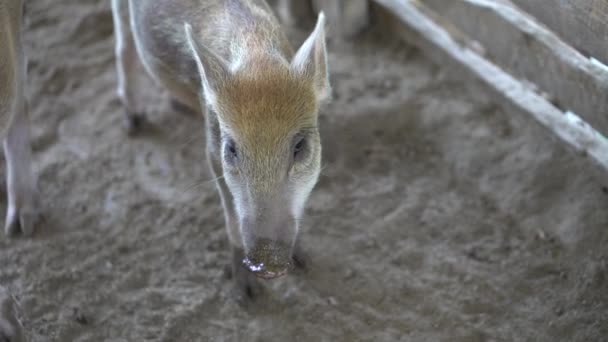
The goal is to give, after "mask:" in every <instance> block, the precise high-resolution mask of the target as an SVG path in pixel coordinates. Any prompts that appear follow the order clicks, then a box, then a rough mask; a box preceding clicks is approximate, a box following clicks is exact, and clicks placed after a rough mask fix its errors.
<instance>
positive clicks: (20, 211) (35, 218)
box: [4, 189, 42, 237]
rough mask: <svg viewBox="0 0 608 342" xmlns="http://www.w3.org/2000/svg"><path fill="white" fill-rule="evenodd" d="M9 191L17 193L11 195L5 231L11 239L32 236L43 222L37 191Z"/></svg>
mask: <svg viewBox="0 0 608 342" xmlns="http://www.w3.org/2000/svg"><path fill="white" fill-rule="evenodd" d="M9 191H12V192H15V193H14V194H11V195H9V204H8V208H7V210H6V222H5V224H4V231H5V233H6V235H7V236H9V237H14V236H17V235H23V236H31V235H32V234H33V233H34V228H35V227H36V226H37V225H38V224H39V223H40V222H41V220H42V215H41V212H40V206H39V204H38V194H37V192H36V191H35V190H24V191H20V190H19V189H9ZM16 198H22V200H21V201H17V200H16Z"/></svg>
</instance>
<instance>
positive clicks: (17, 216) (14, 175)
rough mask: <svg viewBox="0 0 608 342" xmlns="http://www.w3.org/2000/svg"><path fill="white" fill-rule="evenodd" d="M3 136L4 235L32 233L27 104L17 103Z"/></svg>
mask: <svg viewBox="0 0 608 342" xmlns="http://www.w3.org/2000/svg"><path fill="white" fill-rule="evenodd" d="M20 107H21V108H19V110H18V112H17V113H15V115H14V117H13V120H12V122H11V123H10V125H9V128H8V130H7V134H6V137H5V139H4V154H5V157H6V164H7V167H6V169H7V170H6V179H7V182H6V183H7V193H8V208H7V211H6V223H5V227H4V230H5V232H6V234H7V235H9V236H10V235H16V234H18V233H22V234H24V235H31V234H32V232H33V231H34V227H35V226H36V224H37V223H38V221H39V218H40V211H39V203H38V202H39V201H38V192H37V189H36V178H35V176H34V173H33V172H32V162H31V160H32V151H31V146H30V132H29V129H30V127H29V115H28V110H27V103H25V102H23V103H22V104H21V105H20Z"/></svg>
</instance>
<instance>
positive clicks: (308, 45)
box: [291, 12, 331, 100]
mask: <svg viewBox="0 0 608 342" xmlns="http://www.w3.org/2000/svg"><path fill="white" fill-rule="evenodd" d="M327 64H328V63H327V47H326V44H325V14H323V12H321V13H319V18H318V19H317V25H316V26H315V29H314V31H313V32H312V33H311V34H310V36H309V37H308V39H306V41H305V42H304V44H302V46H301V47H300V49H299V50H298V52H297V53H296V55H295V57H294V58H293V61H292V62H291V67H292V69H294V70H296V71H297V72H298V73H300V74H301V75H303V76H305V77H308V78H310V79H311V80H312V81H313V84H314V87H315V90H316V92H317V96H318V99H319V100H325V99H327V98H329V97H330V95H331V86H330V84H329V72H328V68H327Z"/></svg>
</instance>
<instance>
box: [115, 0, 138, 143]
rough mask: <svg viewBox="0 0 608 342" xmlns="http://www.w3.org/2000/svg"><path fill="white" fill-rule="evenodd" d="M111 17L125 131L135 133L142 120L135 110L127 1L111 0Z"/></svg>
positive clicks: (134, 64)
mask: <svg viewBox="0 0 608 342" xmlns="http://www.w3.org/2000/svg"><path fill="white" fill-rule="evenodd" d="M112 18H113V20H114V36H115V39H116V46H115V49H116V51H115V52H116V69H117V72H118V89H117V93H118V97H119V98H120V101H121V102H122V104H123V106H124V107H125V120H126V121H125V124H126V127H127V132H128V133H129V134H130V135H132V134H135V133H137V131H138V130H139V128H140V127H141V125H142V122H143V115H142V114H141V113H138V112H137V111H136V110H135V98H134V92H135V87H136V81H137V79H136V74H135V73H136V67H137V59H138V57H137V51H136V50H135V42H134V40H133V34H132V32H131V26H130V25H129V9H128V2H127V1H120V0H112Z"/></svg>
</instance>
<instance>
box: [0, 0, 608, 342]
mask: <svg viewBox="0 0 608 342" xmlns="http://www.w3.org/2000/svg"><path fill="white" fill-rule="evenodd" d="M27 7H28V8H27V10H28V21H29V23H28V25H27V34H26V47H27V51H28V52H29V56H30V79H29V85H28V86H29V89H28V92H29V95H30V97H31V99H32V100H31V109H32V116H33V122H34V124H33V136H34V139H33V140H34V141H33V148H34V152H35V168H36V170H37V173H38V174H39V177H40V190H41V193H42V195H43V204H44V210H45V212H46V222H45V223H44V224H43V225H41V226H40V227H39V228H38V232H37V234H36V235H35V236H34V237H33V238H29V239H24V238H20V239H14V240H9V239H7V238H6V237H4V236H2V237H0V265H1V268H0V284H3V285H4V286H6V287H8V288H9V289H10V291H11V292H12V293H13V294H14V295H15V297H16V298H17V299H18V301H19V310H20V312H21V315H22V320H23V323H24V325H25V329H26V331H27V335H28V337H29V338H30V340H31V341H61V342H64V341H112V342H119V341H292V340H293V341H359V340H361V341H397V340H401V341H463V342H464V341H467V342H470V341H605V338H606V336H608V290H607V289H608V248H607V247H606V246H608V229H606V227H607V224H608V212H607V211H606V210H604V209H605V208H606V205H607V202H608V188H602V186H601V184H598V183H596V182H595V181H594V180H593V179H592V178H591V177H590V173H589V172H587V171H586V170H585V169H584V167H583V166H582V165H580V164H579V163H577V159H575V158H573V157H572V155H571V154H570V153H567V151H566V150H564V149H563V148H562V146H561V145H559V144H558V143H556V141H555V140H553V139H551V138H550V137H549V136H548V135H547V134H545V132H544V131H543V130H542V129H541V128H539V127H537V126H536V125H534V124H532V123H530V122H529V121H526V120H524V119H522V118H520V117H518V116H517V114H515V113H510V112H508V111H504V110H501V109H500V108H497V107H496V106H495V105H494V104H493V103H492V102H491V100H490V99H488V98H487V97H485V96H484V95H483V92H482V91H481V90H480V89H476V88H475V86H474V85H471V84H463V83H461V82H459V81H456V80H454V79H453V78H451V77H449V76H447V75H446V72H445V71H444V70H441V69H440V68H437V67H436V66H434V65H432V64H431V63H430V62H428V61H427V60H426V59H425V57H424V56H423V55H421V54H420V52H418V51H417V50H415V49H414V48H411V47H408V46H404V45H402V44H400V43H398V42H392V41H389V40H387V39H386V37H383V36H382V35H380V34H378V33H374V32H371V33H368V34H366V35H365V36H364V37H363V38H361V39H360V40H358V41H356V42H353V43H347V44H341V45H340V46H338V45H337V44H334V43H332V44H330V46H329V47H330V50H331V55H330V63H331V70H332V81H333V86H334V90H335V101H334V102H333V103H332V104H331V105H329V106H328V107H327V108H325V110H324V111H323V113H322V116H321V125H322V135H323V140H324V165H325V168H324V171H323V175H322V177H321V180H320V182H319V184H318V186H317V188H316V190H315V191H314V193H313V195H312V197H311V200H310V205H309V210H308V212H309V214H308V216H307V218H306V220H305V227H304V231H303V232H302V234H301V238H302V239H303V240H302V241H303V243H304V246H305V247H306V249H307V250H308V251H309V253H310V256H311V265H310V269H309V270H308V272H307V273H305V274H299V275H290V276H288V277H286V278H285V279H282V280H278V281H274V282H271V283H268V284H267V285H268V286H267V289H266V291H265V294H264V295H263V296H262V297H261V298H258V300H257V301H255V302H254V303H252V304H251V305H249V306H247V307H241V306H240V305H239V304H238V303H237V302H236V301H235V299H234V297H233V292H232V287H231V283H230V282H229V280H227V279H226V278H225V275H224V268H225V265H227V264H228V262H229V255H230V253H229V249H228V243H227V239H226V235H225V232H224V229H223V217H222V209H221V206H220V204H219V198H218V195H217V194H216V191H215V188H214V185H213V183H210V182H206V180H208V179H209V178H210V176H209V172H208V171H207V165H206V163H205V161H204V158H203V156H204V153H203V148H204V147H203V142H204V138H203V120H202V119H201V118H199V117H196V116H192V115H185V114H180V113H177V112H176V111H175V110H173V109H172V107H171V106H170V105H169V100H168V98H167V94H166V93H164V92H163V91H162V90H160V89H159V88H158V87H156V86H154V85H151V82H150V81H149V79H147V78H146V76H144V75H143V74H142V77H141V84H142V87H141V94H140V95H141V96H140V99H139V100H140V102H141V104H142V109H145V110H146V111H147V113H148V115H149V118H150V121H151V125H150V127H148V128H147V130H146V133H145V134H144V135H143V136H141V137H138V138H127V137H126V136H125V132H124V129H123V127H122V125H121V124H122V116H121V115H122V108H121V106H120V104H119V102H118V100H117V97H116V95H115V85H116V76H115V70H114V55H113V36H112V30H113V29H112V20H111V13H110V9H109V1H94V0H28V3H27ZM291 36H292V37H293V39H294V42H297V43H299V42H301V41H302V39H304V37H305V33H304V32H295V31H294V32H292V34H291ZM4 202H5V201H4V200H3V203H4ZM3 206H5V204H3Z"/></svg>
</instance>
